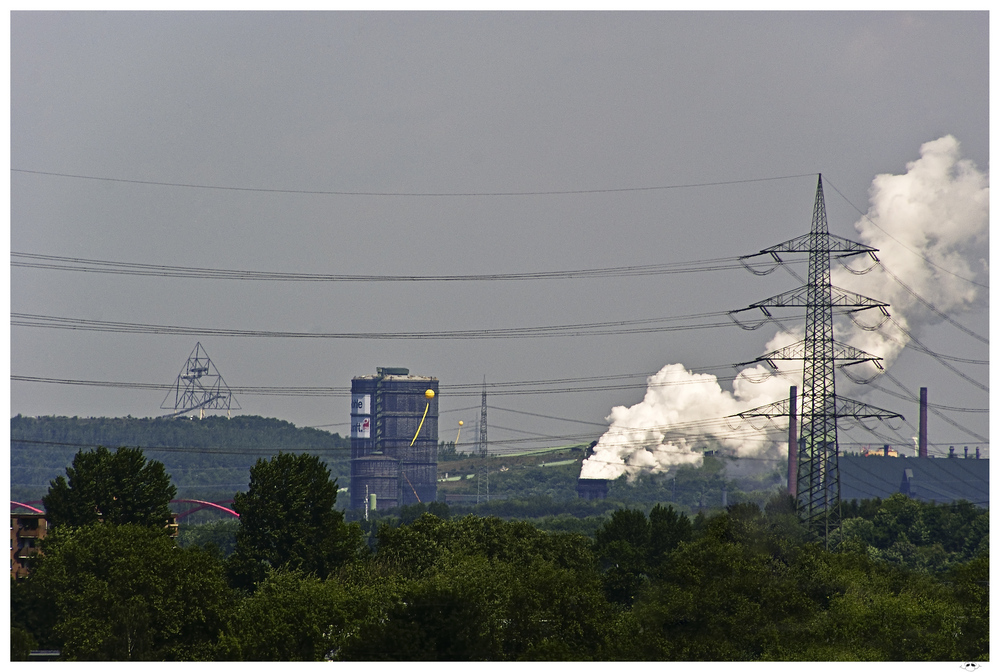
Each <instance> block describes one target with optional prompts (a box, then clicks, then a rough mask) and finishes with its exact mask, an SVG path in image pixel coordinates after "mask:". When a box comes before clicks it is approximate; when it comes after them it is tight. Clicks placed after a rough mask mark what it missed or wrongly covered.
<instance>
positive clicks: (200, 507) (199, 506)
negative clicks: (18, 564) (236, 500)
mask: <svg viewBox="0 0 1000 672" xmlns="http://www.w3.org/2000/svg"><path fill="white" fill-rule="evenodd" d="M41 503H42V502H41V500H39V501H36V502H27V503H24V502H15V501H14V500H13V499H12V500H10V506H11V508H12V509H14V508H18V507H20V508H23V509H28V510H29V511H31V512H32V513H45V512H44V511H42V510H41V509H38V508H35V507H34V506H31V505H32V504H41ZM170 503H171V504H194V505H195V506H193V507H192V508H190V509H188V510H187V511H182V512H180V513H178V514H177V520H180V519H181V518H184V517H186V516H190V515H191V514H192V513H194V512H195V511H204V510H205V509H215V510H217V511H222V512H223V513H228V514H229V515H231V516H234V517H236V518H239V517H240V514H238V513H236V512H235V511H233V510H232V509H230V508H229V507H226V506H222V505H223V504H232V503H233V500H231V499H228V500H226V501H224V502H222V503H216V502H205V501H202V500H200V499H171V500H170Z"/></svg>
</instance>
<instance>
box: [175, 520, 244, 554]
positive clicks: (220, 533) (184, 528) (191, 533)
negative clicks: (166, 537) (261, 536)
mask: <svg viewBox="0 0 1000 672" xmlns="http://www.w3.org/2000/svg"><path fill="white" fill-rule="evenodd" d="M239 527H240V521H239V520H237V519H236V518H226V519H223V520H213V521H211V522H208V523H202V524H200V525H184V524H181V525H180V530H179V534H178V535H177V545H178V546H180V547H181V548H188V547H191V546H199V547H201V548H204V549H206V550H209V549H214V551H213V552H218V554H219V555H220V556H222V557H224V558H226V557H229V556H230V555H232V553H233V551H234V550H236V532H237V530H238V529H239Z"/></svg>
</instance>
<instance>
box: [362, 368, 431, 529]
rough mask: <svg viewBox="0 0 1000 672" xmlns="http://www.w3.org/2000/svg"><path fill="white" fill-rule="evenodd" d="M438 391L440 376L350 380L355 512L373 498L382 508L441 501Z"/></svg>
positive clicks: (398, 373) (398, 374) (394, 372)
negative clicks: (438, 452)
mask: <svg viewBox="0 0 1000 672" xmlns="http://www.w3.org/2000/svg"><path fill="white" fill-rule="evenodd" d="M428 390H430V391H432V392H433V393H434V394H433V396H432V397H430V398H428V395H427V391H428ZM437 393H438V379H437V378H432V377H427V376H411V375H410V372H409V370H408V369H403V368H390V367H379V368H378V369H377V373H376V375H374V376H358V377H356V378H354V379H352V380H351V486H350V494H351V508H352V509H360V508H364V507H365V505H366V503H367V502H368V501H369V496H370V495H375V502H376V506H377V507H378V508H379V509H386V508H393V507H396V506H405V505H408V504H415V503H417V502H424V503H426V502H432V501H434V500H435V499H436V498H437V450H438V396H437ZM418 429H419V433H418V431H417V430H418ZM414 437H416V438H414Z"/></svg>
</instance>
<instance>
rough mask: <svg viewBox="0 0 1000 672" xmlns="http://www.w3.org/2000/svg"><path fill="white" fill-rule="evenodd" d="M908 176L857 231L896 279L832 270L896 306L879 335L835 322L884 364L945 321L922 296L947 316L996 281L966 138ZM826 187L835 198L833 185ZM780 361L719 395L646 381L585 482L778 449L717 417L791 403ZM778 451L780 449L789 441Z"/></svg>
mask: <svg viewBox="0 0 1000 672" xmlns="http://www.w3.org/2000/svg"><path fill="white" fill-rule="evenodd" d="M906 169H907V170H906V173H905V174H902V175H890V174H884V175H878V176H876V177H875V179H874V180H873V181H872V186H871V188H870V189H869V203H870V207H869V209H868V212H867V214H866V215H865V216H864V217H862V218H861V219H860V220H859V221H858V222H857V223H856V224H855V229H856V230H857V232H858V236H857V237H858V238H859V239H860V242H863V243H865V244H866V245H870V246H871V247H874V248H877V249H878V250H879V252H878V253H877V254H878V257H879V259H880V260H881V262H882V264H883V266H884V268H885V269H887V270H888V272H889V273H891V274H892V275H894V276H895V277H896V278H897V279H898V280H899V282H897V281H896V280H894V279H893V278H892V277H891V276H889V275H887V273H886V272H885V271H884V270H883V269H882V268H878V267H876V268H874V269H872V270H871V271H870V272H868V273H866V274H863V275H856V274H855V273H852V272H851V271H849V270H848V269H846V268H842V267H839V266H835V267H834V269H833V271H832V281H833V284H834V286H837V287H841V288H843V289H848V290H850V291H854V292H857V293H859V294H862V295H865V296H868V297H871V298H874V299H878V300H880V301H885V302H886V303H889V304H890V308H889V311H890V313H891V315H892V320H893V321H894V322H895V324H893V322H887V323H886V324H883V325H882V327H881V328H880V329H878V330H876V331H867V330H865V329H862V328H860V327H859V326H857V325H856V324H854V323H851V322H838V324H837V325H835V335H836V338H837V339H838V340H840V341H842V342H845V343H849V344H850V345H853V346H855V347H857V348H860V349H862V350H864V351H866V352H868V353H870V354H872V355H875V356H878V357H882V358H883V362H882V365H883V366H884V367H886V368H888V367H889V366H891V365H892V363H893V362H894V361H895V360H896V357H897V356H898V355H899V353H900V352H901V351H902V349H903V347H904V346H905V345H906V343H907V342H908V341H909V337H908V336H907V335H906V332H909V333H910V334H913V335H914V336H916V337H918V338H919V333H920V331H921V329H922V328H923V327H925V326H928V325H930V324H934V323H936V322H939V321H941V320H942V319H943V318H942V317H941V316H940V315H939V314H938V313H936V312H935V311H934V310H931V309H930V308H928V307H927V306H926V305H925V304H924V303H923V302H921V301H920V300H919V299H917V298H916V297H914V296H913V294H914V293H915V294H917V295H919V296H920V297H921V298H923V299H924V300H925V301H927V302H929V303H930V304H932V305H933V306H934V307H935V308H937V310H938V311H940V312H943V313H946V314H948V315H949V316H950V317H954V316H956V315H958V314H960V313H962V312H965V311H967V310H970V309H972V308H975V307H977V306H979V305H982V303H983V302H984V301H986V300H987V298H988V297H986V295H985V291H984V290H983V288H981V287H978V286H976V285H975V284H972V283H970V282H968V281H967V280H964V279H963V278H966V279H972V280H975V281H976V282H977V283H980V284H982V285H986V284H988V270H989V268H988V259H987V250H988V248H989V245H988V242H989V241H988V238H989V179H988V176H987V175H985V174H984V173H982V172H980V171H979V170H977V168H976V167H975V165H974V164H973V163H972V162H971V161H968V160H964V159H961V158H960V153H959V143H958V141H957V140H956V139H955V138H954V137H952V136H951V135H947V136H945V137H943V138H940V139H938V140H934V141H932V142H927V143H925V144H924V145H922V146H921V148H920V158H919V159H918V160H916V161H913V162H911V163H909V164H907V166H906ZM825 191H826V195H827V201H828V202H829V200H830V197H831V194H830V189H829V187H828V186H826V187H825ZM774 242H779V241H774ZM836 263H837V262H834V264H836ZM867 263H868V264H869V265H870V264H871V263H872V262H871V261H870V260H868V262H867ZM851 267H852V268H854V270H855V271H858V270H864V268H865V267H866V266H865V259H856V260H855V261H852V262H851ZM900 283H902V284H900ZM902 285H906V286H907V287H909V289H910V290H912V292H913V293H911V292H910V291H907V289H906V288H904V287H903V286H902ZM866 312H867V313H873V314H872V315H870V316H863V317H859V319H858V321H859V322H861V323H862V324H865V323H866V322H867V324H868V326H873V325H874V324H877V323H878V321H879V318H880V314H875V311H866ZM863 315H864V314H863ZM896 325H898V326H899V327H902V328H903V329H905V330H906V332H903V331H901V330H900V329H899V328H898V327H897V326H896ZM802 331H803V329H802V327H799V328H797V329H793V330H791V332H779V333H777V334H775V336H774V337H773V338H772V339H771V341H770V342H769V343H768V344H767V346H766V350H765V351H766V352H770V351H772V350H776V349H778V348H781V347H783V346H786V345H790V344H792V343H795V342H796V341H799V340H801V339H802V337H803V334H802ZM776 363H777V364H778V365H779V368H780V369H781V371H782V373H783V374H784V375H782V376H780V377H778V376H772V377H768V373H767V371H766V369H765V368H764V367H763V366H755V367H752V368H748V369H744V370H743V371H741V372H740V373H739V375H738V376H737V378H736V380H735V381H734V382H733V391H732V392H729V391H728V390H725V389H723V388H722V387H721V386H720V385H719V382H718V380H717V379H716V377H715V376H712V375H707V374H698V373H693V372H691V371H688V370H687V369H686V368H685V367H684V366H683V365H681V364H668V365H666V366H664V367H663V368H662V369H661V370H660V371H659V372H658V373H656V374H655V375H653V376H650V377H649V379H648V380H647V390H646V395H645V397H644V398H643V400H642V401H641V402H639V403H638V404H635V405H634V406H629V407H626V406H615V407H614V408H613V409H612V410H611V414H610V415H608V417H607V420H608V421H609V422H610V423H611V426H610V427H609V428H608V430H607V432H605V434H604V435H603V436H602V437H601V438H600V440H599V441H598V442H597V445H596V446H595V448H594V454H593V455H591V456H590V457H589V458H588V459H587V460H585V461H584V463H583V469H582V471H581V474H580V476H581V478H607V479H614V478H617V477H619V476H621V475H622V474H627V475H628V477H629V478H630V479H631V478H633V477H634V476H635V475H636V474H638V473H639V472H643V471H648V472H653V473H663V472H669V471H671V470H672V469H673V468H675V467H677V466H680V465H685V464H690V465H699V464H700V463H701V461H702V452H701V450H699V449H700V448H702V447H704V446H705V445H707V444H711V445H713V447H719V448H722V449H723V450H725V451H726V452H729V453H731V454H734V455H737V456H740V457H751V456H756V455H760V454H762V453H764V452H766V451H768V450H769V449H770V450H773V449H774V448H775V445H774V443H773V442H772V441H771V440H770V439H769V438H768V437H767V435H766V433H765V432H764V431H761V430H763V429H764V428H760V430H758V429H755V428H754V427H752V426H747V425H746V424H744V425H743V426H741V427H739V428H738V430H737V431H733V429H732V427H730V426H729V425H728V423H726V422H725V421H720V419H721V418H725V417H726V416H730V415H733V414H735V413H739V412H741V411H745V410H748V409H751V408H755V407H757V406H763V405H765V404H767V403H770V402H773V401H778V400H780V399H782V398H787V396H788V387H789V385H798V386H799V389H801V375H802V370H801V364H797V363H795V362H776ZM860 366H868V365H867V364H865V365H860ZM860 366H859V367H855V368H860ZM761 380H763V382H759V381H761ZM755 381H756V382H755ZM839 384H840V382H839V381H838V385H839ZM786 445H787V444H786ZM778 448H779V449H780V450H782V451H783V450H785V448H786V446H780V445H779V446H778Z"/></svg>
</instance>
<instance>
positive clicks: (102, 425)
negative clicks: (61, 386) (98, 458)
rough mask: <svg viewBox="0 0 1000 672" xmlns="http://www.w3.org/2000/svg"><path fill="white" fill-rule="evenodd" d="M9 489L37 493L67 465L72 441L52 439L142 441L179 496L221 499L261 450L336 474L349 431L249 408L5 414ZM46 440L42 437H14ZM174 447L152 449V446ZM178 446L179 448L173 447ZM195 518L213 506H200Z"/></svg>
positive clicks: (243, 480)
mask: <svg viewBox="0 0 1000 672" xmlns="http://www.w3.org/2000/svg"><path fill="white" fill-rule="evenodd" d="M10 433H11V438H12V441H11V451H10V465H11V497H12V498H13V499H15V500H18V501H22V502H24V501H33V500H37V499H41V497H42V495H44V494H45V492H46V490H47V489H48V483H49V481H51V480H52V479H54V478H56V476H58V475H59V474H60V473H62V471H63V469H64V468H65V467H66V466H68V465H69V464H70V463H71V461H72V459H73V455H74V454H75V453H76V449H75V448H70V447H62V446H59V445H52V443H60V442H61V443H67V444H75V445H93V446H97V445H102V446H109V447H117V446H142V447H143V449H144V450H145V453H146V456H147V457H148V458H150V459H155V460H158V461H160V462H162V463H163V465H164V467H165V468H166V470H167V471H168V472H169V473H170V474H172V475H173V482H174V485H175V486H176V487H177V490H178V492H179V493H180V496H182V497H185V498H188V499H204V500H208V501H222V500H228V499H232V497H233V493H235V492H237V491H239V490H245V489H246V486H247V474H248V472H249V470H250V467H252V466H253V465H254V462H255V461H256V459H257V458H258V457H261V456H270V455H273V454H275V453H277V452H278V451H284V452H295V453H300V452H309V453H311V454H315V455H318V456H319V457H320V459H321V460H323V461H324V463H325V464H326V465H327V466H328V467H329V468H330V470H331V473H332V474H333V476H334V477H337V478H340V479H341V480H342V481H343V479H345V478H347V477H348V476H349V475H350V439H347V438H345V437H342V436H340V435H338V434H331V433H329V432H325V431H323V430H320V429H314V428H310V427H296V426H295V425H293V424H291V423H289V422H285V421H283V420H277V419H274V418H262V417H259V416H252V415H237V416H234V417H232V418H227V417H225V416H207V417H205V418H202V419H197V418H195V419H191V418H185V417H178V418H132V417H127V418H76V417H73V418H68V417H56V416H47V417H38V418H32V417H24V416H20V415H18V416H16V417H13V418H11V421H10ZM19 439H24V440H31V441H45V442H50V443H48V444H47V445H44V446H39V445H38V444H30V443H21V442H19V441H18V440H19ZM161 446H162V447H170V448H171V450H156V448H157V447H161ZM178 448H181V449H184V450H177V449H178ZM195 516H197V517H199V518H210V517H211V514H209V513H202V512H199V513H197V514H195Z"/></svg>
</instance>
